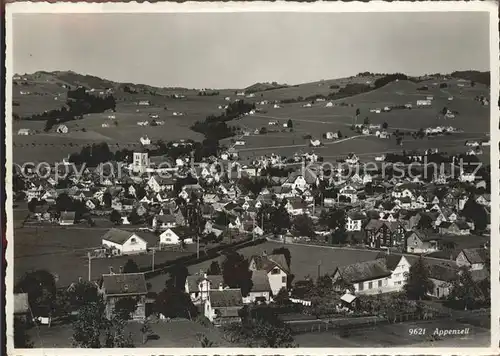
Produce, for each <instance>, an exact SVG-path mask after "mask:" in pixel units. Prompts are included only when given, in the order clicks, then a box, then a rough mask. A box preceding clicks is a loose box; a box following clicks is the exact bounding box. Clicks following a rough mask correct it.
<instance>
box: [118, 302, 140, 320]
mask: <svg viewBox="0 0 500 356" xmlns="http://www.w3.org/2000/svg"><path fill="white" fill-rule="evenodd" d="M136 310H137V299H135V298H133V297H128V298H120V299H118V300H117V301H116V303H115V307H114V313H115V315H116V316H117V317H118V318H120V319H121V320H130V319H131V318H132V315H133V313H135V311H136Z"/></svg>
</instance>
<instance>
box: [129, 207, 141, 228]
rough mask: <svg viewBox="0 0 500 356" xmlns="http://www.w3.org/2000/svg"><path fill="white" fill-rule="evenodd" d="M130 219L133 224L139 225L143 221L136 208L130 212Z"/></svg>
mask: <svg viewBox="0 0 500 356" xmlns="http://www.w3.org/2000/svg"><path fill="white" fill-rule="evenodd" d="M128 221H129V222H130V223H131V224H132V225H138V224H140V223H141V217H140V216H139V214H137V210H136V209H134V210H132V211H131V212H130V214H129V215H128Z"/></svg>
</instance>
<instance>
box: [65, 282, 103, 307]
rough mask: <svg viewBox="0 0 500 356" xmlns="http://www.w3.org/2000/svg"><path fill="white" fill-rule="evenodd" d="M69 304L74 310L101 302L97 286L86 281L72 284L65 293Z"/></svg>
mask: <svg viewBox="0 0 500 356" xmlns="http://www.w3.org/2000/svg"><path fill="white" fill-rule="evenodd" d="M66 296H67V298H68V301H69V304H70V305H71V307H72V308H74V309H79V308H81V307H82V306H84V305H86V304H90V303H97V302H99V301H100V300H101V297H100V296H99V293H98V290H97V286H96V285H95V284H94V283H91V282H88V281H80V282H78V283H75V284H73V285H72V286H70V288H68V290H67V291H66Z"/></svg>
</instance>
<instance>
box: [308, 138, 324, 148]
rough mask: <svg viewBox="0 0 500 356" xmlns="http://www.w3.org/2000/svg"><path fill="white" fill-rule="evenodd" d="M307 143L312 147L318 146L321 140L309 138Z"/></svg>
mask: <svg viewBox="0 0 500 356" xmlns="http://www.w3.org/2000/svg"><path fill="white" fill-rule="evenodd" d="M309 144H310V145H311V146H312V147H319V146H321V141H320V140H318V139H311V140H310V143H309Z"/></svg>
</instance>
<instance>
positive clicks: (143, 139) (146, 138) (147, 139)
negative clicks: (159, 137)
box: [139, 136, 151, 146]
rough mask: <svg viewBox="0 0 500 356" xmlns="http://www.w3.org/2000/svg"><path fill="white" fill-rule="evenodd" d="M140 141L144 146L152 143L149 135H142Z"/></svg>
mask: <svg viewBox="0 0 500 356" xmlns="http://www.w3.org/2000/svg"><path fill="white" fill-rule="evenodd" d="M139 141H140V142H141V145H143V146H148V145H150V144H151V140H150V139H149V137H148V136H142V137H141V138H140V139H139Z"/></svg>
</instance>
